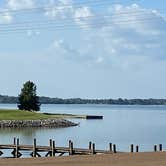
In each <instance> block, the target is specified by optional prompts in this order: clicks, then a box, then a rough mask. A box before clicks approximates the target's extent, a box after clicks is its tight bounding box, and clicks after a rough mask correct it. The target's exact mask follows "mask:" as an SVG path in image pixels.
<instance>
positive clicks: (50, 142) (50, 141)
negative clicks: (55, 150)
mask: <svg viewBox="0 0 166 166" xmlns="http://www.w3.org/2000/svg"><path fill="white" fill-rule="evenodd" d="M49 144H50V149H51V151H50V156H52V139H50V140H49Z"/></svg>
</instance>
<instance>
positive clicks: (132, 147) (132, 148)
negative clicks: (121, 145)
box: [130, 144, 134, 153]
mask: <svg viewBox="0 0 166 166" xmlns="http://www.w3.org/2000/svg"><path fill="white" fill-rule="evenodd" d="M130 152H131V153H133V152H134V145H133V144H131V145H130Z"/></svg>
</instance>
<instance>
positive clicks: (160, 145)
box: [159, 144, 163, 152]
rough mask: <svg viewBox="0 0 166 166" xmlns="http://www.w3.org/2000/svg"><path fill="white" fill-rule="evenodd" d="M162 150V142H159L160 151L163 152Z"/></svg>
mask: <svg viewBox="0 0 166 166" xmlns="http://www.w3.org/2000/svg"><path fill="white" fill-rule="evenodd" d="M162 150H163V147H162V144H159V151H160V152H162Z"/></svg>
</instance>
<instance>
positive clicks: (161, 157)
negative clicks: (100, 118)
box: [0, 152, 166, 166]
mask: <svg viewBox="0 0 166 166" xmlns="http://www.w3.org/2000/svg"><path fill="white" fill-rule="evenodd" d="M56 165H58V166H166V152H156V153H155V152H153V153H119V154H110V155H87V156H68V157H48V158H21V159H12V158H9V159H7V158H6V159H5V158H2V159H0V166H56Z"/></svg>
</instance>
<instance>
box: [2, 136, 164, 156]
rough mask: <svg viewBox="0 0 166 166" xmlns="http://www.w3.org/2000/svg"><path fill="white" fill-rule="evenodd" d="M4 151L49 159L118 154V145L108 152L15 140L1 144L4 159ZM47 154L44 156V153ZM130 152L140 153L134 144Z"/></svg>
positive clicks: (154, 148) (155, 150)
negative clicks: (29, 143) (21, 142)
mask: <svg viewBox="0 0 166 166" xmlns="http://www.w3.org/2000/svg"><path fill="white" fill-rule="evenodd" d="M3 150H11V154H12V157H13V158H19V157H21V156H22V152H29V155H30V156H31V157H49V156H52V157H54V156H63V155H64V154H67V155H90V154H92V155H94V154H113V153H117V151H116V145H115V144H112V143H109V149H108V150H97V149H96V148H95V144H94V143H92V142H89V147H88V148H87V149H86V148H85V149H84V148H75V147H74V146H73V142H72V141H71V140H70V141H69V146H68V147H58V146H56V145H55V141H54V140H52V139H50V140H49V145H48V146H40V145H37V143H36V139H34V140H33V145H21V144H19V139H18V138H17V139H16V138H14V141H13V144H1V145H0V156H2V157H3V154H4V153H3ZM153 150H154V152H157V151H163V147H162V144H159V145H158V148H157V145H154V147H153ZM41 152H45V153H44V156H42V155H43V153H42V154H41ZM130 152H132V153H133V152H139V146H138V145H136V146H134V145H133V144H131V145H130ZM8 157H10V156H8Z"/></svg>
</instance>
